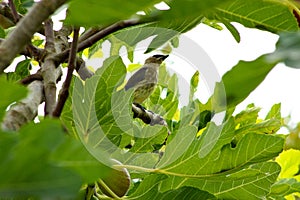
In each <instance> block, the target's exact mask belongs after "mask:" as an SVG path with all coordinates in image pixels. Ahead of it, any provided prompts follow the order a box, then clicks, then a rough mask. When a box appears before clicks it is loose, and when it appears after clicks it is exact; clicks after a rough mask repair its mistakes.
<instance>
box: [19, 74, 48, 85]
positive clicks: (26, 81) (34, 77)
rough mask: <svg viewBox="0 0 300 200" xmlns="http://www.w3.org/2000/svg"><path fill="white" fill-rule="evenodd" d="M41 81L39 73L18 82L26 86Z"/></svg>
mask: <svg viewBox="0 0 300 200" xmlns="http://www.w3.org/2000/svg"><path fill="white" fill-rule="evenodd" d="M42 80H43V76H42V75H41V74H39V73H36V74H31V75H29V76H27V77H26V78H24V79H22V80H20V83H21V84H22V85H28V84H30V83H32V82H33V81H42Z"/></svg>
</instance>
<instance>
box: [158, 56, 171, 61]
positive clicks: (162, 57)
mask: <svg viewBox="0 0 300 200" xmlns="http://www.w3.org/2000/svg"><path fill="white" fill-rule="evenodd" d="M167 57H169V55H162V56H161V58H160V60H162V61H163V60H165V59H166V58H167Z"/></svg>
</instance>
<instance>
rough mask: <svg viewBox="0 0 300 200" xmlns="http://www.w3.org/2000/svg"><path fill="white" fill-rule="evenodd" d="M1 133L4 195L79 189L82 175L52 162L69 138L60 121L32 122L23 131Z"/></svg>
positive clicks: (65, 193) (66, 194) (0, 192)
mask: <svg viewBox="0 0 300 200" xmlns="http://www.w3.org/2000/svg"><path fill="white" fill-rule="evenodd" d="M0 137H1V140H0V141H1V143H2V144H4V145H3V146H2V145H1V148H2V147H6V148H3V149H1V161H2V163H1V166H0V176H1V179H0V196H1V197H6V198H17V197H19V198H21V197H22V198H25V197H27V198H28V197H30V196H31V197H32V196H35V197H39V198H58V197H60V198H72V197H74V196H75V195H76V193H77V191H79V189H80V186H81V184H82V182H81V178H80V176H78V175H77V174H75V173H73V172H71V171H69V170H67V169H64V168H61V167H58V166H54V165H53V163H50V162H49V156H50V155H51V154H52V152H55V150H56V149H57V147H58V146H59V145H61V144H63V143H64V139H65V138H66V136H65V135H64V132H63V130H62V128H61V125H60V124H59V123H57V121H50V120H44V121H43V122H41V123H40V124H29V125H27V126H25V127H23V128H22V129H21V130H20V134H18V133H16V134H13V135H12V134H11V133H10V134H9V136H8V133H0ZM73 156H75V157H76V155H73ZM25 169H26V170H25Z"/></svg>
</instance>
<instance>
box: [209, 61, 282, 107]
mask: <svg viewBox="0 0 300 200" xmlns="http://www.w3.org/2000/svg"><path fill="white" fill-rule="evenodd" d="M275 65H276V63H274V62H267V59H266V56H265V55H263V56H260V57H259V58H257V59H256V60H254V61H240V62H239V63H238V64H237V65H235V66H234V67H233V68H232V69H231V70H230V71H228V72H226V73H225V74H224V75H223V77H222V82H221V83H222V84H218V85H217V86H216V88H215V91H214V94H213V96H212V97H211V99H210V100H211V101H212V102H213V105H214V108H216V109H217V110H224V109H226V106H227V107H228V108H231V107H235V106H236V105H237V104H239V103H240V102H242V101H243V100H244V99H245V98H246V97H247V96H248V95H249V94H250V93H251V92H252V91H253V90H254V89H255V88H256V87H257V86H258V85H259V84H260V83H261V82H262V81H263V80H264V79H265V77H266V76H267V75H268V73H269V72H270V71H271V70H272V69H273V67H274V66H275ZM222 87H224V88H222ZM224 91H225V93H226V94H223V93H222V92H224Z"/></svg>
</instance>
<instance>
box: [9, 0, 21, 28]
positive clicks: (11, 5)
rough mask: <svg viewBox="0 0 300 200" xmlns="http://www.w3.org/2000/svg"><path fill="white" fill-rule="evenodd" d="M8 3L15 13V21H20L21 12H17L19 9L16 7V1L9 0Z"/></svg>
mask: <svg viewBox="0 0 300 200" xmlns="http://www.w3.org/2000/svg"><path fill="white" fill-rule="evenodd" d="M8 5H9V7H10V9H11V13H12V15H13V18H14V22H15V23H17V22H18V21H19V19H20V17H19V14H18V12H17V9H16V6H15V4H14V1H13V0H9V1H8Z"/></svg>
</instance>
